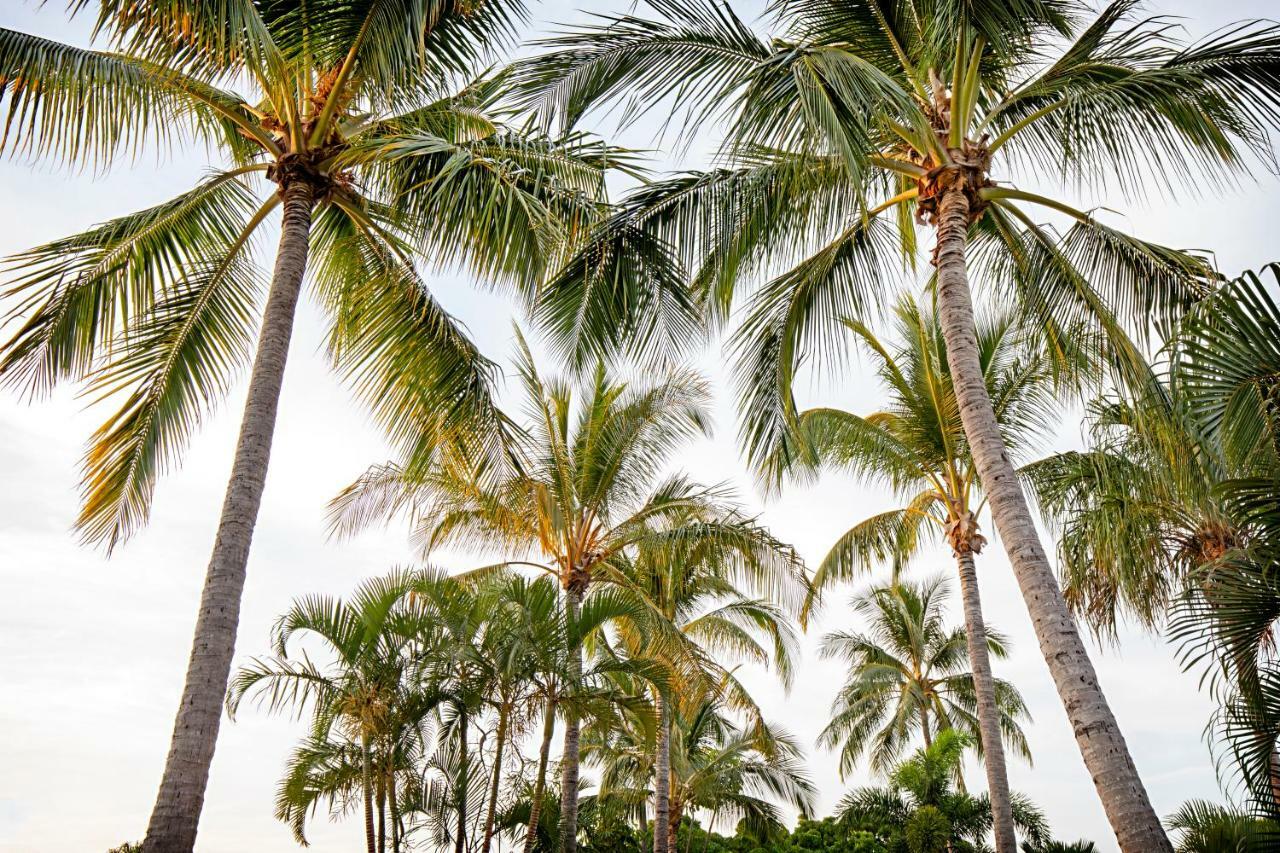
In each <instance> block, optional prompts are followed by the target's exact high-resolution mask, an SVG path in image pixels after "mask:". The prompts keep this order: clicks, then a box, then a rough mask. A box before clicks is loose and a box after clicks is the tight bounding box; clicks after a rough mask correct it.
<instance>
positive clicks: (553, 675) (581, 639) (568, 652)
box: [482, 575, 665, 850]
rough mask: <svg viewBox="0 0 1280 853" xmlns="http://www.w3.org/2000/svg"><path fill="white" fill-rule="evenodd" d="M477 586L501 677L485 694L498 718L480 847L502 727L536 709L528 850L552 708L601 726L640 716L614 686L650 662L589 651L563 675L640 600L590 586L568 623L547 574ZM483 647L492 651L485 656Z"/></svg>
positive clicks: (492, 812) (646, 673) (644, 713)
mask: <svg viewBox="0 0 1280 853" xmlns="http://www.w3.org/2000/svg"><path fill="white" fill-rule="evenodd" d="M483 588H484V589H485V590H486V593H485V594H486V595H487V596H489V597H490V600H491V601H492V602H493V610H492V615H491V616H490V618H489V622H488V625H487V628H486V634H485V642H484V648H485V650H486V656H488V657H490V658H491V659H492V660H494V662H495V664H496V666H495V669H496V670H497V672H498V673H499V674H500V676H501V677H500V678H499V679H497V680H496V681H495V687H496V688H497V689H496V690H495V691H494V695H493V696H492V697H491V702H493V703H494V704H496V705H497V706H498V707H497V717H498V721H497V728H496V731H495V746H494V758H493V775H492V777H491V780H490V789H489V803H488V808H487V812H486V817H485V828H484V841H483V842H482V849H486V848H485V846H486V845H489V844H491V843H492V840H493V833H494V832H495V829H496V827H497V795H498V790H499V785H500V774H501V771H502V750H503V747H504V745H505V742H506V741H505V738H504V732H505V733H508V734H509V732H510V729H511V727H512V726H513V725H514V723H516V722H524V721H525V720H526V719H531V718H533V717H534V715H535V714H536V713H537V711H539V710H540V711H541V712H542V727H541V737H540V739H539V751H538V762H537V768H536V770H535V775H534V784H533V786H532V789H531V798H530V810H531V813H530V814H529V815H528V816H527V818H526V820H525V826H526V830H527V831H526V836H525V839H524V842H525V847H526V850H530V849H532V848H531V845H532V844H533V843H534V841H535V838H536V828H537V826H538V824H539V820H540V814H539V813H540V811H541V808H542V801H543V799H544V798H545V794H546V778H547V766H548V761H549V758H550V752H551V741H552V736H553V734H554V730H555V721H556V716H557V713H563V712H565V711H567V710H569V709H572V712H573V713H576V714H577V716H578V717H579V718H583V719H595V720H599V721H600V724H601V725H618V724H619V723H620V721H621V720H623V719H625V718H626V717H627V716H632V717H635V718H636V719H643V720H648V719H649V717H650V716H651V711H650V709H649V708H647V707H645V706H644V704H643V703H641V702H639V701H637V700H636V698H635V696H633V695H631V694H629V693H627V692H625V691H622V690H621V689H620V688H619V687H618V682H619V680H621V679H625V678H631V679H635V680H639V681H641V682H643V681H644V680H645V679H646V678H650V677H652V676H653V675H654V668H655V666H656V662H655V661H652V660H648V659H645V658H643V657H638V656H637V657H619V656H617V655H595V656H592V657H590V658H588V659H587V660H586V661H585V663H584V666H583V669H582V674H581V677H580V678H579V679H578V681H577V682H576V683H574V682H572V681H570V676H569V674H570V670H571V669H572V666H571V664H570V660H571V658H572V657H573V655H574V653H575V651H576V650H577V649H580V648H582V647H583V645H584V643H587V642H588V641H589V640H590V638H592V637H594V636H596V635H598V634H599V633H600V632H601V631H603V630H604V629H605V628H607V627H609V626H612V625H615V624H618V623H619V622H620V621H635V620H642V619H644V618H645V616H646V615H647V614H646V610H645V607H644V605H643V604H642V603H641V602H639V601H637V600H636V599H635V598H634V597H632V596H626V595H622V594H620V593H619V592H618V591H617V590H614V589H598V590H596V591H594V592H592V593H591V594H589V595H587V596H586V597H585V598H584V600H583V602H582V605H581V607H580V608H579V610H578V616H577V619H576V620H575V621H574V622H572V623H569V622H567V621H566V618H565V613H564V608H563V602H562V601H561V599H560V596H558V595H557V590H556V582H555V580H554V579H552V578H545V577H543V578H537V579H535V580H532V581H531V580H528V579H526V578H524V577H521V576H519V575H507V576H498V577H496V578H490V579H487V580H486V581H485V582H484V584H483ZM491 650H496V651H497V652H498V654H497V655H492V654H491ZM504 681H506V682H507V684H506V686H505V687H504V685H503V682H504ZM658 683H660V684H662V683H665V682H663V681H661V680H659V682H658ZM522 705H523V707H521V706H522ZM504 716H505V717H506V719H505V724H504ZM647 724H648V725H650V726H651V725H652V723H651V722H649V723H647Z"/></svg>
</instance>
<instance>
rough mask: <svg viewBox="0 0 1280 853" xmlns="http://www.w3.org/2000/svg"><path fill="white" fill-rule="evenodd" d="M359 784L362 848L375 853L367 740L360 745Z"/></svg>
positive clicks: (368, 852) (375, 844)
mask: <svg viewBox="0 0 1280 853" xmlns="http://www.w3.org/2000/svg"><path fill="white" fill-rule="evenodd" d="M360 777H361V778H360V782H361V787H363V788H364V846H365V850H366V851H367V853H377V839H376V838H375V836H374V833H373V764H372V762H371V761H370V759H369V740H368V738H365V740H364V742H363V743H362V744H361V745H360Z"/></svg>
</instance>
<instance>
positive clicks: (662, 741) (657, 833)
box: [653, 694, 672, 853]
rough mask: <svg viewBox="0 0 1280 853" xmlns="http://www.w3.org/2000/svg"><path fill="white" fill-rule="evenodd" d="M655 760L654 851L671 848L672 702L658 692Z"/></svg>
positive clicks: (659, 852) (666, 851)
mask: <svg viewBox="0 0 1280 853" xmlns="http://www.w3.org/2000/svg"><path fill="white" fill-rule="evenodd" d="M654 752H655V754H654V761H653V853H669V851H671V849H672V848H671V840H670V837H669V835H670V833H669V830H670V827H671V705H670V703H669V702H668V701H667V697H666V696H663V695H661V694H659V695H658V742H657V744H656V745H655V748H654Z"/></svg>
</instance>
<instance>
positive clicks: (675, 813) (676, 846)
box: [655, 802, 684, 853]
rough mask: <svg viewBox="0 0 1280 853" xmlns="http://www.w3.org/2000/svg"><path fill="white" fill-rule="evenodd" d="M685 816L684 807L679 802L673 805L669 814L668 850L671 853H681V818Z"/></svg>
mask: <svg viewBox="0 0 1280 853" xmlns="http://www.w3.org/2000/svg"><path fill="white" fill-rule="evenodd" d="M683 814H684V806H683V805H681V804H680V803H677V802H673V803H671V807H670V810H669V812H668V814H667V849H668V850H670V851H671V853H679V851H680V817H681V815H683ZM655 823H656V821H655Z"/></svg>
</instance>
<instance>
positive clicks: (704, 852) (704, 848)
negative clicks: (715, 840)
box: [702, 809, 716, 853]
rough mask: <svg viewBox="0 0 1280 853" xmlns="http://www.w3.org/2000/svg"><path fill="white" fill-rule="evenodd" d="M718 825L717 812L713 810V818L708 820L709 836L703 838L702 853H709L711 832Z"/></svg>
mask: <svg viewBox="0 0 1280 853" xmlns="http://www.w3.org/2000/svg"><path fill="white" fill-rule="evenodd" d="M715 825H716V810H715V809H712V810H711V817H709V818H707V834H706V835H704V836H703V837H702V853H707V847H709V846H710V845H711V830H712V829H713V828H714V827H715Z"/></svg>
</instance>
